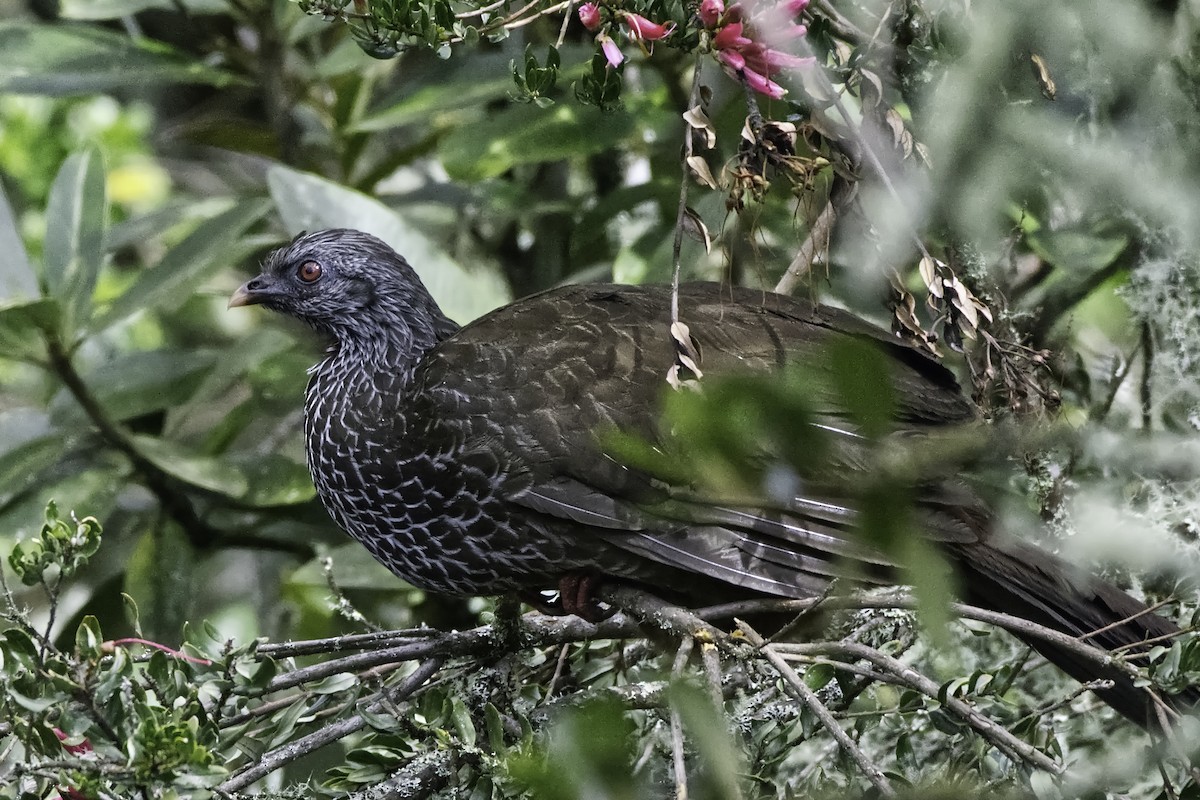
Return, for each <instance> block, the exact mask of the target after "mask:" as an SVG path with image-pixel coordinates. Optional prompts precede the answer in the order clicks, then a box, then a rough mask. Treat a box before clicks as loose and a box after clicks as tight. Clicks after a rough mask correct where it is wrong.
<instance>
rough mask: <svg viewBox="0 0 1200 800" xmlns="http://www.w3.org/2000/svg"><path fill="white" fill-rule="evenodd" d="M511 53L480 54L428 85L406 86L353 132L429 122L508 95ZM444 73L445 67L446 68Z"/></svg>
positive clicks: (367, 117) (510, 86) (369, 115)
mask: <svg viewBox="0 0 1200 800" xmlns="http://www.w3.org/2000/svg"><path fill="white" fill-rule="evenodd" d="M508 61H509V57H508V56H507V55H504V54H490V53H488V54H480V55H479V56H477V57H476V58H473V59H471V63H470V64H464V65H463V66H461V67H459V68H458V69H455V70H454V71H453V72H452V73H451V74H450V75H445V74H442V75H441V76H439V78H438V79H437V80H431V81H430V84H429V85H426V86H424V87H422V88H419V89H417V90H416V91H413V90H412V89H410V88H407V87H406V91H404V92H403V96H402V97H401V98H400V99H399V100H398V101H397V102H394V103H391V104H388V103H386V102H385V104H384V107H383V108H382V109H379V110H375V111H372V112H370V113H368V114H367V115H366V116H365V117H363V119H361V120H359V121H358V122H357V123H356V124H355V125H354V126H353V127H352V128H351V131H352V132H353V133H368V132H371V131H382V130H388V129H390V128H395V127H398V126H401V125H411V124H413V123H424V122H428V121H429V120H430V119H431V118H436V116H437V115H438V114H439V113H446V112H450V113H453V114H460V115H461V114H464V113H469V112H467V109H471V107H472V106H481V105H483V104H484V103H487V102H488V101H490V100H498V99H500V98H503V97H506V96H507V95H508V92H509V91H510V90H511V89H512V77H511V76H510V75H509V74H508V73H507V71H506V70H505V66H506V65H507V64H508ZM443 73H444V70H443Z"/></svg>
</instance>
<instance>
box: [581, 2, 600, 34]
mask: <svg viewBox="0 0 1200 800" xmlns="http://www.w3.org/2000/svg"><path fill="white" fill-rule="evenodd" d="M579 21H580V22H582V23H583V27H585V28H587V29H588V30H589V31H595V30H599V28H600V7H599V6H597V5H596V4H595V3H584V4H583V5H581V6H580V7H579Z"/></svg>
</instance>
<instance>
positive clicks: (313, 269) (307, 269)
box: [296, 261, 321, 283]
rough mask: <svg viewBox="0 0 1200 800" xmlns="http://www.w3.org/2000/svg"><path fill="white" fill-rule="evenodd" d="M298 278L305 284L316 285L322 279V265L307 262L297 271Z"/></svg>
mask: <svg viewBox="0 0 1200 800" xmlns="http://www.w3.org/2000/svg"><path fill="white" fill-rule="evenodd" d="M296 277H297V278H299V279H300V280H302V281H304V282H305V283H316V281H317V279H318V278H320V277H321V265H320V264H318V263H317V262H315V261H305V262H304V263H303V264H301V265H300V268H299V269H298V270H296Z"/></svg>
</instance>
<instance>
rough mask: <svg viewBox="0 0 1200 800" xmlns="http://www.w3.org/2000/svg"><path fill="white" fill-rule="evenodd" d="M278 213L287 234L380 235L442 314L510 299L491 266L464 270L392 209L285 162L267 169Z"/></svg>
mask: <svg viewBox="0 0 1200 800" xmlns="http://www.w3.org/2000/svg"><path fill="white" fill-rule="evenodd" d="M267 183H268V184H269V185H270V187H271V197H272V198H274V200H275V204H276V206H278V208H279V214H280V216H282V217H283V220H284V223H285V224H286V225H287V227H288V229H289V230H290V231H292V232H293V233H299V232H300V231H303V230H309V231H312V230H319V229H322V228H357V229H358V230H361V231H366V232H367V233H372V234H374V235H376V236H378V237H379V238H380V239H383V240H384V241H385V242H387V243H388V244H389V245H391V246H392V247H393V248H395V250H396V251H397V252H398V253H400V254H401V255H403V256H404V257H405V258H406V259H408V262H409V263H410V264H411V265H412V267H413V269H415V270H416V271H417V274H419V275H420V276H421V280H422V281H424V282H425V285H426V287H428V289H429V291H430V293H431V294H432V295H433V296H434V298H436V299H437V301H438V303H439V304H441V307H442V310H443V311H445V312H446V315H447V316H449V317H451V318H452V319H454V320H457V321H458V322H460V323H466V322H469V321H471V320H473V319H475V318H476V317H479V316H481V315H483V314H485V313H487V312H488V311H491V310H492V309H493V308H496V307H497V306H501V305H504V304H505V303H507V302H508V301H509V300H510V299H511V295H510V293H509V291H508V288H507V286H506V285H505V284H504V282H503V281H502V280H501V279H500V276H499V275H497V274H496V273H494V272H492V271H491V270H483V269H476V270H470V271H468V270H466V269H464V268H463V267H462V266H460V265H459V264H458V263H457V262H455V261H454V260H453V259H452V258H451V257H450V255H449V254H448V253H446V251H445V250H443V249H442V248H441V247H440V246H438V245H437V244H436V243H434V242H433V241H432V240H430V239H429V238H428V237H427V236H425V234H423V233H421V231H419V230H418V229H417V228H415V227H413V226H412V225H410V224H408V223H407V222H406V221H405V220H404V218H403V217H401V216H400V215H399V214H397V213H396V212H395V211H393V210H392V209H390V208H388V207H387V206H385V205H383V204H382V203H380V202H379V201H377V200H374V199H373V198H370V197H367V196H366V195H364V194H361V193H359V192H356V191H354V190H353V189H348V188H346V187H344V186H339V185H338V184H336V183H332V182H330V181H327V180H324V179H323V178H318V177H317V176H315V175H310V174H308V173H304V172H297V171H296V170H292V169H288V168H286V167H273V168H272V169H271V170H270V171H269V172H268V173H267Z"/></svg>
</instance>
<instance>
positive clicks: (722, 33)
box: [712, 22, 750, 50]
mask: <svg viewBox="0 0 1200 800" xmlns="http://www.w3.org/2000/svg"><path fill="white" fill-rule="evenodd" d="M712 44H713V49H714V50H730V49H734V48H739V49H740V48H742V47H745V46H746V45H748V44H750V40H749V39H747V38H745V37H744V36H742V23H740V22H732V23H730V24H728V25H726V26H725V27H724V28H721V30H719V31H717V35H716V36H714V37H713V42H712Z"/></svg>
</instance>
